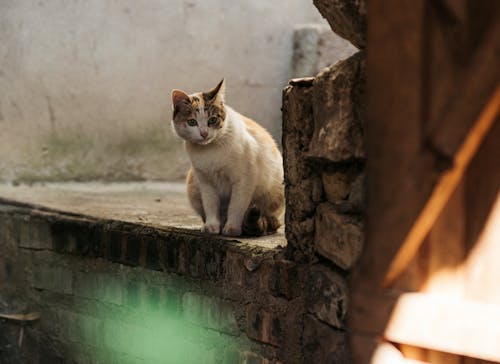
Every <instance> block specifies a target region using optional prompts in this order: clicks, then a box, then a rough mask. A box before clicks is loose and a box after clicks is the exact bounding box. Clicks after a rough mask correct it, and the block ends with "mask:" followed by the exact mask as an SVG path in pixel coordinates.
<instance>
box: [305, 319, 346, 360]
mask: <svg viewBox="0 0 500 364" xmlns="http://www.w3.org/2000/svg"><path fill="white" fill-rule="evenodd" d="M304 363H335V364H349V363H350V360H349V356H348V350H347V340H346V336H345V334H344V332H342V331H340V330H335V329H332V328H331V327H330V326H328V325H326V324H323V323H321V322H319V321H318V320H316V319H315V318H314V317H312V316H310V315H306V318H305V320H304Z"/></svg>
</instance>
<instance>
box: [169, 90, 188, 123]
mask: <svg viewBox="0 0 500 364" xmlns="http://www.w3.org/2000/svg"><path fill="white" fill-rule="evenodd" d="M189 103H190V100H189V96H188V94H187V93H185V92H184V91H181V90H172V108H173V110H174V117H175V115H176V114H177V113H178V112H179V110H180V109H181V107H182V106H183V105H189Z"/></svg>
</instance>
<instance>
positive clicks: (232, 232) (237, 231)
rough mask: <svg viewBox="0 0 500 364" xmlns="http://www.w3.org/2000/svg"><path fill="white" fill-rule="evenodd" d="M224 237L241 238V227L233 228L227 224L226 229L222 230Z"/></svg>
mask: <svg viewBox="0 0 500 364" xmlns="http://www.w3.org/2000/svg"><path fill="white" fill-rule="evenodd" d="M222 235H226V236H240V235H241V226H232V225H231V224H226V225H225V226H224V229H222Z"/></svg>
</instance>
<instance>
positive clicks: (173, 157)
mask: <svg viewBox="0 0 500 364" xmlns="http://www.w3.org/2000/svg"><path fill="white" fill-rule="evenodd" d="M318 21H319V22H324V20H322V19H321V16H320V15H319V14H318V13H317V10H316V9H315V8H314V6H313V5H312V4H311V3H310V2H307V1H301V0H289V1H287V3H286V8H285V9H284V8H283V4H281V3H279V2H273V1H267V0H256V1H243V2H241V1H227V0H169V1H161V0H151V1H133V0H119V1H112V0H111V1H100V0H91V1H86V0H85V1H84V0H70V1H63V0H40V1H28V0H5V1H1V2H0V44H1V45H2V46H1V47H0V60H1V61H0V95H1V97H0V154H1V155H2V158H1V160H0V179H4V180H5V179H7V180H11V179H21V180H28V181H29V180H33V179H40V178H41V179H74V178H76V179H89V178H110V179H130V178H132V179H135V178H168V177H171V178H172V177H180V176H181V175H182V174H183V173H184V170H185V157H184V154H183V153H178V149H179V143H178V142H176V141H175V140H174V139H173V137H172V134H171V131H170V128H169V126H168V124H167V123H168V122H169V119H170V107H171V106H170V101H169V97H170V90H171V89H172V88H182V89H185V90H186V91H197V90H200V89H207V88H209V87H212V86H213V85H215V84H216V82H218V81H219V80H220V78H222V77H225V78H226V79H227V86H228V87H227V100H228V103H229V104H231V105H233V106H234V107H236V108H237V109H238V110H240V111H242V112H243V113H246V114H247V115H249V116H251V117H254V118H255V119H257V120H258V121H260V122H262V123H263V124H264V125H265V126H267V127H268V128H269V129H270V130H271V131H272V132H273V133H274V134H275V135H276V136H277V137H279V133H280V124H281V123H280V104H281V102H280V98H281V89H282V87H283V86H284V85H286V82H287V80H288V79H289V78H290V75H291V63H292V52H293V27H294V25H295V24H299V23H304V22H318ZM174 166H175V167H174Z"/></svg>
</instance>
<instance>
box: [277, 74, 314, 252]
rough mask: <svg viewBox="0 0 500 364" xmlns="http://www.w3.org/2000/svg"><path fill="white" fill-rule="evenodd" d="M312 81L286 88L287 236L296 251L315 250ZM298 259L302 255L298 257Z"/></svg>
mask: <svg viewBox="0 0 500 364" xmlns="http://www.w3.org/2000/svg"><path fill="white" fill-rule="evenodd" d="M311 101H312V82H311V80H310V79H305V80H304V81H303V82H300V81H297V80H294V82H293V83H292V84H291V85H289V86H288V87H286V88H285V89H284V90H283V160H284V169H285V195H286V203H287V206H286V212H285V235H286V238H287V241H288V244H289V246H291V247H294V248H297V250H296V252H298V253H302V254H306V255H310V254H312V253H313V241H314V210H315V208H316V206H315V203H314V201H313V196H312V192H313V185H315V184H317V182H316V181H317V180H318V179H319V177H318V176H317V175H316V174H315V173H314V171H313V168H312V167H311V166H310V165H309V164H308V163H307V161H306V160H305V158H304V155H305V154H306V153H307V150H308V148H309V144H310V141H311V137H312V133H313V127H314V120H313V113H312V102H311ZM295 258H296V259H299V258H300V257H298V256H296V257H295Z"/></svg>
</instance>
